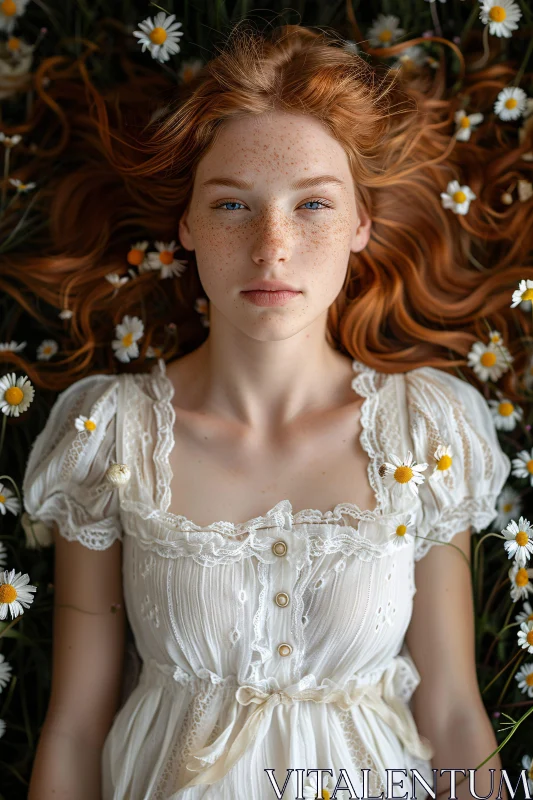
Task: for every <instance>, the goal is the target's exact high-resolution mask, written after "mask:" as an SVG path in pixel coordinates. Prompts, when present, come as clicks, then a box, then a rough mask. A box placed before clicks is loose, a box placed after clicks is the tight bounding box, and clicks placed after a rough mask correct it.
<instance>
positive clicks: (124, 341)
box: [122, 331, 133, 347]
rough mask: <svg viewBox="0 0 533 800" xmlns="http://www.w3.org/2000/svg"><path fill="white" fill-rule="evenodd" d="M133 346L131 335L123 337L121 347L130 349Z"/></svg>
mask: <svg viewBox="0 0 533 800" xmlns="http://www.w3.org/2000/svg"><path fill="white" fill-rule="evenodd" d="M132 344H133V333H131V331H130V333H127V334H126V335H125V336H123V337H122V345H123V347H130V346H131V345H132Z"/></svg>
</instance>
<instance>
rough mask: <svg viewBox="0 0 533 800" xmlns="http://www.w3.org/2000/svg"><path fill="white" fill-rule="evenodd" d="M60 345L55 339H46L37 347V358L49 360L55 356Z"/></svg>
mask: <svg viewBox="0 0 533 800" xmlns="http://www.w3.org/2000/svg"><path fill="white" fill-rule="evenodd" d="M58 350H59V346H58V344H57V342H55V341H54V340H53V339H45V340H44V341H42V342H41V344H40V345H39V347H38V348H37V358H38V359H39V361H48V360H49V359H50V358H52V356H55V354H56V353H57V351H58Z"/></svg>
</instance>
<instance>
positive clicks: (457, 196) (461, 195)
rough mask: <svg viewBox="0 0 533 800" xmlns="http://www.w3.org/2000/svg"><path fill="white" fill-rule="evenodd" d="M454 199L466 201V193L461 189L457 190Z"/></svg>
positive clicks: (460, 201) (459, 201)
mask: <svg viewBox="0 0 533 800" xmlns="http://www.w3.org/2000/svg"><path fill="white" fill-rule="evenodd" d="M453 199H454V202H456V203H464V201H465V200H466V194H465V193H464V192H462V191H461V190H460V189H459V190H458V191H457V192H454V193H453Z"/></svg>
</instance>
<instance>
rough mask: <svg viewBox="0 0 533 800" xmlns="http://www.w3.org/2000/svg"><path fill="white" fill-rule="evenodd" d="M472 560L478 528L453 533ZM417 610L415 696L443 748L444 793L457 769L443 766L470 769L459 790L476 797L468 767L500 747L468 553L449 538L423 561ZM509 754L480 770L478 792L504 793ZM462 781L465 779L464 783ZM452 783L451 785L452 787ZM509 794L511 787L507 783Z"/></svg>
mask: <svg viewBox="0 0 533 800" xmlns="http://www.w3.org/2000/svg"><path fill="white" fill-rule="evenodd" d="M453 544H454V545H456V546H457V547H459V548H460V549H461V550H462V551H463V552H464V553H465V555H466V556H467V558H468V560H469V561H470V531H469V530H466V531H463V532H461V533H458V534H456V535H455V536H454V537H453ZM415 583H416V587H417V591H416V594H415V597H414V607H413V616H412V619H411V622H410V625H409V628H408V630H407V634H406V643H407V647H408V648H409V651H410V653H411V655H412V657H413V660H414V661H415V664H416V666H417V668H418V671H419V672H420V677H421V681H420V684H419V686H418V687H417V690H416V691H415V693H414V695H413V699H412V710H413V716H414V718H415V721H416V723H417V726H418V729H419V732H420V733H421V734H422V735H424V736H427V738H428V739H429V740H430V742H431V743H432V745H433V747H434V749H435V755H434V757H433V759H432V767H433V768H436V769H437V770H438V772H437V775H438V776H439V777H438V778H437V794H438V793H440V792H442V795H441V797H442V798H447V797H448V796H449V794H450V792H449V787H450V774H449V773H445V774H444V775H443V776H442V777H440V771H441V769H442V770H444V769H463V770H465V772H466V779H464V778H463V775H462V774H461V773H458V774H457V789H456V796H457V797H458V798H459V800H466V798H468V799H469V800H471V797H472V795H471V794H470V792H469V786H468V775H469V773H468V770H469V769H475V767H476V766H477V765H478V764H479V763H481V762H482V761H484V760H485V758H486V757H487V756H488V755H489V753H492V752H493V750H495V749H496V747H497V746H498V742H497V740H496V737H495V735H494V731H493V729H492V725H491V723H490V720H489V718H488V716H487V712H486V710H485V707H484V705H483V701H482V698H481V694H480V691H479V685H478V681H477V674H476V663H475V626H474V607H473V598H472V580H471V575H470V571H469V569H468V567H467V564H466V562H465V560H464V558H463V557H462V556H461V554H460V553H459V552H457V550H455V548H453V547H449V546H448V545H434V546H433V547H432V548H431V549H430V550H429V552H428V553H427V554H426V555H425V556H424V557H423V558H422V559H420V560H419V561H418V562H417V564H416V569H415ZM501 766H502V765H501V759H500V756H499V754H496V755H495V756H493V757H492V758H491V759H490V761H487V763H486V764H484V765H483V767H481V768H480V769H479V770H478V771H477V772H476V784H475V791H476V794H478V795H480V796H482V797H483V796H486V795H488V794H489V792H490V772H489V769H491V768H492V769H494V770H495V772H494V794H493V797H496V795H497V794H498V787H499V781H500V769H501ZM459 781H462V782H461V783H459ZM445 790H446V791H445ZM502 797H504V798H506V797H507V793H506V790H505V784H504V788H503V789H502Z"/></svg>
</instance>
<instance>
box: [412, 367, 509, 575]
mask: <svg viewBox="0 0 533 800" xmlns="http://www.w3.org/2000/svg"><path fill="white" fill-rule="evenodd" d="M405 388H406V397H405V402H406V409H407V418H408V427H409V434H410V439H411V443H412V449H413V455H414V458H415V459H416V461H417V462H422V461H424V462H426V463H427V464H429V466H428V468H427V470H426V471H425V472H424V475H425V480H424V482H423V484H421V485H420V486H419V499H420V503H419V504H418V506H417V511H416V517H415V524H416V526H417V531H416V533H417V538H415V555H414V557H415V561H418V560H419V559H420V558H422V557H423V556H424V555H425V554H426V553H427V551H428V550H429V549H430V547H432V545H433V544H435V542H433V541H430V540H428V539H425V538H422V537H425V536H430V537H431V538H432V539H436V540H437V542H449V541H450V540H451V539H452V538H453V536H455V534H456V533H459V532H460V531H463V530H466V528H468V527H469V526H472V528H473V529H474V530H475V531H476V532H478V531H481V530H483V529H484V528H485V527H487V525H489V524H490V523H491V522H492V520H493V519H494V518H495V517H496V514H497V508H496V501H497V498H498V496H499V494H500V493H501V490H502V488H503V486H504V484H505V481H506V480H507V477H508V476H509V473H510V471H511V461H510V459H509V458H508V456H507V455H506V454H505V453H504V452H503V450H502V448H501V446H500V443H499V441H498V436H497V432H496V427H495V425H494V422H493V419H492V415H491V412H490V408H489V405H488V403H487V401H486V400H485V398H484V397H483V395H482V394H481V392H480V391H479V390H478V389H477V388H476V387H475V386H473V385H472V384H470V383H468V382H467V381H465V380H463V379H461V378H458V377H457V376H455V375H450V374H449V373H447V372H444V371H443V370H439V369H435V368H433V367H420V368H418V369H414V370H411V371H410V372H408V373H405ZM440 444H442V445H450V448H451V453H452V464H451V466H450V468H449V469H448V470H445V471H444V472H442V473H441V476H440V478H438V479H437V480H435V479H434V478H432V477H431V474H432V472H433V470H434V466H435V464H436V459H435V455H434V453H435V451H436V450H437V447H438V446H439V445H440Z"/></svg>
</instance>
